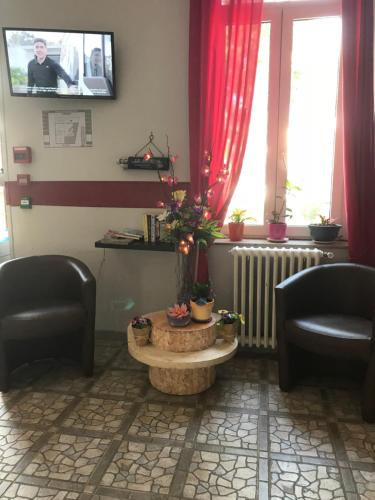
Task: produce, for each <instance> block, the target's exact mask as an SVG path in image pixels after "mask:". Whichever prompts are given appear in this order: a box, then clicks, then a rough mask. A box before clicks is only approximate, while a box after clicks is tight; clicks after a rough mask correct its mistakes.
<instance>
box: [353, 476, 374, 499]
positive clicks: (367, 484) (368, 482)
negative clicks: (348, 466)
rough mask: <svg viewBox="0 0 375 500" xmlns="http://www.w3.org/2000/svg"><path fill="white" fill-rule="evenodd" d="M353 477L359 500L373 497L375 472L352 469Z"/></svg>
mask: <svg viewBox="0 0 375 500" xmlns="http://www.w3.org/2000/svg"><path fill="white" fill-rule="evenodd" d="M353 478H354V481H355V483H356V485H357V492H358V494H359V496H360V499H361V500H374V499H375V472H367V471H362V470H353Z"/></svg>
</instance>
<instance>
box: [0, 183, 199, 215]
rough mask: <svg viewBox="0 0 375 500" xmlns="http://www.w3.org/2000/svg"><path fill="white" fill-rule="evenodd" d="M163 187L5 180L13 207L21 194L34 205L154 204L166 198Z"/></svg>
mask: <svg viewBox="0 0 375 500" xmlns="http://www.w3.org/2000/svg"><path fill="white" fill-rule="evenodd" d="M189 187H190V183H188V182H183V183H180V184H179V185H178V189H186V190H189ZM166 190H167V186H166V185H163V184H161V183H160V182H137V181H135V182H128V181H123V182H113V181H43V182H39V181H37V182H31V183H30V184H29V185H27V186H22V185H19V184H17V182H15V181H10V182H6V183H5V197H6V198H5V199H6V203H7V205H11V206H13V207H15V206H18V205H19V204H20V198H21V196H31V199H32V204H33V205H51V206H52V205H53V206H61V207H118V208H156V203H157V202H158V201H159V200H164V201H165V200H166V199H167V194H166Z"/></svg>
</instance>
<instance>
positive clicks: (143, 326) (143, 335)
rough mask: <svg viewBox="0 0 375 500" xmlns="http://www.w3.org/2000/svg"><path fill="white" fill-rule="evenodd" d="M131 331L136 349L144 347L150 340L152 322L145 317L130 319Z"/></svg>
mask: <svg viewBox="0 0 375 500" xmlns="http://www.w3.org/2000/svg"><path fill="white" fill-rule="evenodd" d="M132 329H133V335H134V340H135V343H136V344H137V346H138V347H142V346H145V345H146V344H148V342H149V340H150V334H151V329H152V322H151V320H150V319H149V318H146V317H145V316H135V317H134V318H133V319H132Z"/></svg>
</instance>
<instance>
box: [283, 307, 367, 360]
mask: <svg viewBox="0 0 375 500" xmlns="http://www.w3.org/2000/svg"><path fill="white" fill-rule="evenodd" d="M285 331H286V338H287V340H288V341H291V342H292V343H293V344H296V345H298V346H299V347H302V348H305V349H307V350H309V351H313V352H317V353H321V354H322V353H323V354H332V355H344V356H348V357H350V358H353V357H355V358H357V359H364V360H367V359H368V358H369V354H370V342H371V337H372V322H371V321H370V320H367V319H365V318H362V317H359V316H350V315H346V314H315V315H308V316H302V317H299V318H295V319H290V320H287V321H286V322H285Z"/></svg>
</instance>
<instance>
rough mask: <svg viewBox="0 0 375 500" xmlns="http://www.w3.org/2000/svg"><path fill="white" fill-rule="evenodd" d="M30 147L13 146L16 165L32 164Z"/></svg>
mask: <svg viewBox="0 0 375 500" xmlns="http://www.w3.org/2000/svg"><path fill="white" fill-rule="evenodd" d="M31 159H32V157H31V148H30V146H13V161H14V163H31Z"/></svg>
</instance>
